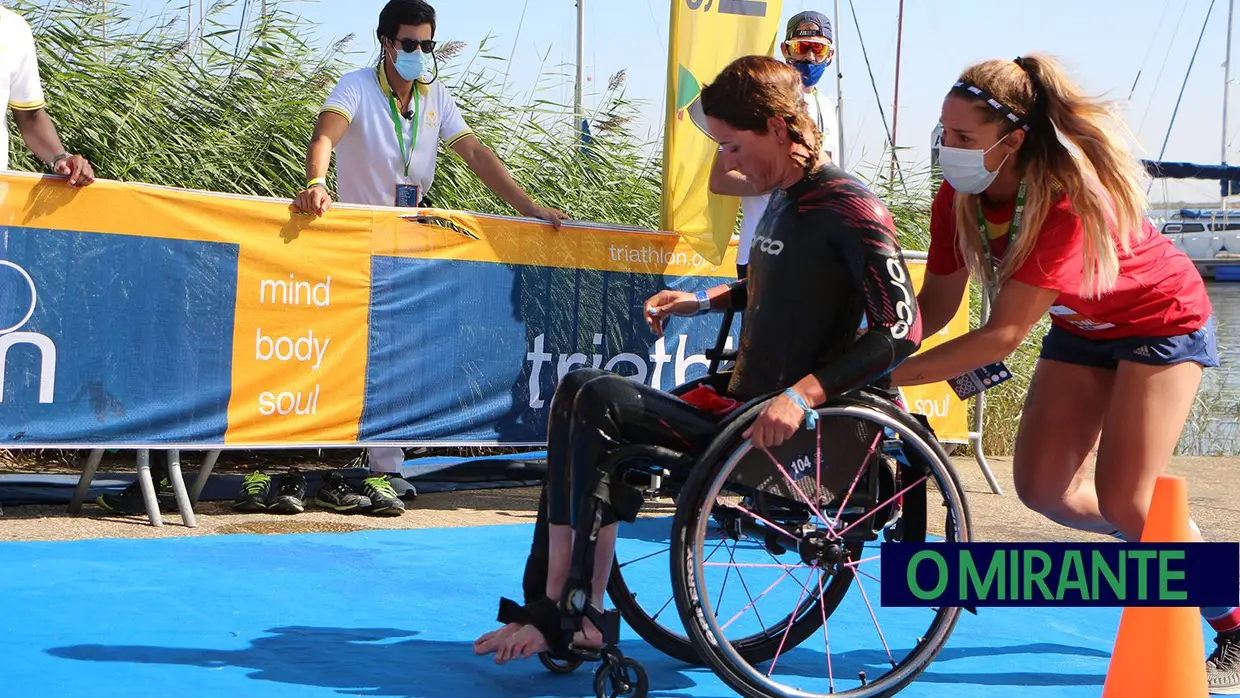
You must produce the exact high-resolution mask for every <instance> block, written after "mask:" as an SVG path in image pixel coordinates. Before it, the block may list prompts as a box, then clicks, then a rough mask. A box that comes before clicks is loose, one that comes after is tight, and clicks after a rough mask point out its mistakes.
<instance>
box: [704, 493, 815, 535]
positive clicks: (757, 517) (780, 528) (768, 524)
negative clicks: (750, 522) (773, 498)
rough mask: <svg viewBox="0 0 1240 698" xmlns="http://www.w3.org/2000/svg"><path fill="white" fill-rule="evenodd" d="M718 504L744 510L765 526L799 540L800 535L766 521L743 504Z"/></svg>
mask: <svg viewBox="0 0 1240 698" xmlns="http://www.w3.org/2000/svg"><path fill="white" fill-rule="evenodd" d="M719 506H722V507H726V508H728V509H735V510H737V511H740V512H744V513H746V514H748V515H750V516H752V517H753V518H755V519H757V520H758V521H761V522H762V523H764V524H766V525H767V526H770V527H771V528H773V529H775V530H776V531H778V532H780V533H782V534H784V535H785V536H787V537H789V538H791V539H792V540H801V537H800V536H795V535H793V534H791V533H789V532H787V531H785V530H784V529H783V528H782V527H780V526H779V525H778V524H773V523H771V522H770V521H767V520H766V519H764V518H762V517H761V516H758V515H757V514H755V513H754V512H753V511H750V510H749V509H746V508H745V507H743V506H741V505H739V504H730V503H728V502H720V503H719Z"/></svg>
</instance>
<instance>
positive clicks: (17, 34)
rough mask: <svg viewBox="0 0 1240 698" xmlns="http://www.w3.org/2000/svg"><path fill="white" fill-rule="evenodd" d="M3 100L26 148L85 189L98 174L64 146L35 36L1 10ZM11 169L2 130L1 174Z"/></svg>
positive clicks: (20, 20) (16, 17)
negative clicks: (50, 111)
mask: <svg viewBox="0 0 1240 698" xmlns="http://www.w3.org/2000/svg"><path fill="white" fill-rule="evenodd" d="M0 97H3V99H4V104H7V105H9V108H10V109H12V111H13V123H15V124H17V130H18V131H19V132H20V133H21V135H22V140H23V141H25V143H26V147H27V148H29V149H30V152H31V153H34V156H35V157H37V158H39V159H40V160H42V161H43V162H45V163H47V164H48V165H49V166H50V167H51V168H52V171H53V172H55V173H56V174H59V175H66V176H68V178H69V184H70V185H71V186H75V187H84V186H87V185H89V184H90V183H91V182H94V181H95V171H94V169H93V168H91V166H90V163H89V162H87V160H86V158H84V157H82V156H81V155H70V154H69V153H66V152H65V149H64V146H62V145H61V144H60V137H59V136H58V135H56V125H55V124H53V123H52V119H51V117H49V116H48V115H47V111H46V110H45V109H44V108H43V107H44V104H45V103H44V100H43V85H42V83H41V82H40V80H39V61H38V57H37V56H36V55H35V48H34V35H33V34H32V33H31V32H30V25H29V24H27V23H26V20H25V19H23V18H22V16H21V15H19V14H17V13H16V12H13V11H12V10H9V9H7V8H5V7H3V6H0ZM7 169H9V130H8V129H7V128H0V170H7Z"/></svg>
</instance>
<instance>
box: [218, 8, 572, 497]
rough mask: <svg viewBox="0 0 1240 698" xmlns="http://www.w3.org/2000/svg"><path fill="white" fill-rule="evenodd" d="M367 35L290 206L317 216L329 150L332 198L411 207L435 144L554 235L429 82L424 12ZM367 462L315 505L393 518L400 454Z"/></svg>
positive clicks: (430, 176)
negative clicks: (364, 52) (359, 484)
mask: <svg viewBox="0 0 1240 698" xmlns="http://www.w3.org/2000/svg"><path fill="white" fill-rule="evenodd" d="M376 34H377V35H378V37H379V43H380V44H381V46H382V49H383V56H382V58H381V60H380V62H379V64H378V65H376V66H371V67H368V68H362V69H360V70H355V71H353V72H350V73H347V74H345V75H344V76H343V77H341V78H340V82H338V83H337V84H336V87H335V89H333V90H332V93H331V95H330V96H328V98H327V101H326V102H325V103H324V105H323V107H322V109H321V110H320V113H319V119H318V124H317V126H316V127H315V130H314V135H313V136H312V137H311V139H310V147H309V150H308V152H307V154H306V189H305V190H304V191H302V192H301V193H300V194H298V195H297V199H296V202H295V203H296V205H297V207H298V208H299V209H300V210H302V211H305V212H307V213H315V214H317V215H323V214H324V213H326V212H327V210H328V209H329V208H330V206H331V201H332V198H331V195H330V194H329V193H328V191H327V184H326V181H327V180H326V176H327V168H328V167H329V165H330V164H331V156H332V151H333V150H334V151H335V153H336V175H337V176H336V179H337V183H338V187H339V190H340V191H339V200H340V201H342V202H345V203H354V204H364V205H368V206H418V205H420V204H421V203H422V201H423V199H424V197H425V196H426V192H427V190H429V189H430V188H431V184H432V183H433V182H434V180H435V160H436V155H437V153H438V148H439V142H440V141H443V142H444V143H445V144H446V145H448V146H449V147H451V148H452V149H453V150H454V151H455V152H456V153H457V155H460V156H461V159H462V160H464V161H465V163H466V164H467V165H468V166H469V168H470V169H471V170H473V172H474V174H476V175H477V176H478V178H479V179H481V180H482V182H483V183H484V184H486V185H487V186H488V187H489V188H490V189H491V191H493V192H495V193H496V194H497V195H499V196H500V198H502V199H504V201H507V202H508V204H509V205H511V206H512V207H513V208H514V209H516V210H517V212H518V213H520V214H521V215H523V216H527V217H530V218H540V219H543V220H546V221H550V223H551V225H552V226H554V227H555V228H556V229H557V230H558V229H559V227H560V221H561V220H562V219H563V218H564V214H563V213H562V212H560V211H558V210H556V209H553V208H547V207H544V206H541V205H539V204H537V203H535V202H534V201H533V200H532V199H531V198H530V197H529V195H527V194H526V193H525V192H524V191H523V190H522V189H521V187H520V186H518V185H517V183H516V182H515V181H513V178H512V176H511V175H510V174H509V173H508V169H507V168H506V167H504V164H503V163H502V162H500V159H499V158H498V157H496V155H495V153H493V152H492V151H491V150H490V149H489V148H487V147H486V146H485V145H483V144H482V142H481V141H479V140H478V138H477V137H476V136H475V135H474V134H473V132H472V131H470V128H469V125H468V124H466V123H465V119H464V118H463V117H462V116H461V112H460V109H458V108H457V105H456V102H455V101H454V100H453V97H452V94H451V93H450V92H449V91H448V89H447V88H446V87H445V86H444V84H443V83H442V82H439V81H438V80H437V79H436V78H437V70H436V66H435V56H434V51H435V40H434V37H435V10H434V8H432V7H431V6H430V5H429V4H427V3H426V2H424V1H423V0H390V2H388V3H387V5H386V6H385V7H384V8H383V10H382V12H380V13H379V27H378V30H377V31H376ZM367 459H368V461H369V467H370V471H371V472H370V474H369V476H368V477H367V478H366V479H365V481H364V482H363V488H362V492H360V493H358V492H356V491H355V490H353V489H352V487H351V486H350V485H349V484H348V483H347V482H346V481H345V480H344V478H343V477H341V476H340V474H339V473H333V474H332V475H331V476H329V477H328V479H327V480H326V481H325V482H324V484H323V487H322V488H320V490H319V493H318V495H317V496H316V497H315V502H316V503H317V504H319V505H320V506H324V507H328V508H331V509H334V510H336V511H341V512H348V511H368V512H369V513H371V514H376V515H387V516H399V515H400V514H401V513H403V512H404V504H403V503H402V502H401V499H400V496H401V495H404V494H409V493H412V492H413V488H412V486H411V485H409V483H407V482H405V481H404V480H403V479H401V478H400V476H399V474H400V467H401V465H402V464H403V463H404V451H403V450H402V449H400V448H369V449H367ZM285 484H287V483H285ZM281 487H283V485H281ZM247 488H248V489H247ZM270 488H271V484H270V478H267V476H266V475H263V474H262V473H255V474H253V475H251V476H250V478H247V483H246V484H245V485H243V486H242V493H241V494H239V495H238V500H237V504H236V507H237V508H238V509H240V510H255V509H263V508H264V504H263V503H264V502H267V501H274V499H272V498H271V495H270ZM296 490H297V486H296V485H295V484H294V485H291V486H290V491H293V492H294V494H296ZM397 490H400V493H399V494H398V492H397ZM277 495H278V493H277ZM277 498H278V496H277Z"/></svg>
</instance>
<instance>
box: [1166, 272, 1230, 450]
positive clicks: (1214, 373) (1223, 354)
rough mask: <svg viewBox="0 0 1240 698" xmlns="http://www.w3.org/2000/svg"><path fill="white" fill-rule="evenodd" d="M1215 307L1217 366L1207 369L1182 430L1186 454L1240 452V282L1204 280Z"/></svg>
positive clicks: (1182, 443) (1183, 446)
mask: <svg viewBox="0 0 1240 698" xmlns="http://www.w3.org/2000/svg"><path fill="white" fill-rule="evenodd" d="M1206 290H1207V291H1208V292H1209V294H1210V302H1211V304H1212V305H1213V306H1214V323H1215V329H1216V332H1217V336H1218V354H1219V363H1220V364H1221V366H1220V367H1219V368H1215V369H1210V370H1207V371H1206V374H1205V378H1204V380H1203V381H1202V385H1201V390H1200V391H1198V394H1197V400H1198V404H1197V406H1196V407H1195V408H1194V414H1193V417H1192V418H1190V420H1189V421H1190V423H1189V424H1188V425H1187V426H1186V427H1185V429H1184V438H1183V439H1182V440H1181V442H1180V451H1181V453H1183V454H1185V455H1240V362H1238V361H1237V359H1238V358H1240V283H1228V282H1207V283H1206Z"/></svg>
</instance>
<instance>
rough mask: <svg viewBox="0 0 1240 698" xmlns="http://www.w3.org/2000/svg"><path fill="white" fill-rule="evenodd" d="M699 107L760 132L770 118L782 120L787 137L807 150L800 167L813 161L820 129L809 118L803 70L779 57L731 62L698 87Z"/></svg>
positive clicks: (720, 118) (815, 156)
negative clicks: (778, 58) (714, 76)
mask: <svg viewBox="0 0 1240 698" xmlns="http://www.w3.org/2000/svg"><path fill="white" fill-rule="evenodd" d="M702 111H703V113H705V114H706V115H707V116H710V117H713V118H715V119H719V120H720V121H722V122H724V123H726V124H727V125H729V126H731V127H732V128H735V129H740V130H742V131H753V132H755V133H762V134H764V133H766V132H767V130H768V129H767V121H768V120H769V119H771V118H777V119H783V121H784V123H785V124H786V125H787V127H788V137H789V138H791V139H792V141H793V142H795V143H800V144H801V145H803V146H805V147H806V149H808V150H809V152H810V155H809V157H808V158H806V159H805V161H804V162H802V163H801V166H802V167H803V168H804V169H806V170H809V169H811V168H812V167H813V166H814V165H815V164H816V163H817V159H818V156H817V153H818V150H819V146H820V144H821V143H822V134H821V133H819V131H818V126H817V125H815V124H814V120H813V119H811V118H809V109H808V108H807V107H806V106H805V97H804V96H803V90H802V85H801V74H800V73H798V72H797V71H796V69H795V68H793V67H792V66H790V65H788V64H787V63H784V62H783V61H777V60H775V59H774V58H771V57H769V56H744V57H742V58H738V59H736V60H734V61H732V62H731V63H729V64H728V65H727V67H725V68H724V69H723V72H721V73H719V76H718V77H716V78H715V81H714V82H712V83H711V84H709V85H706V86H705V87H703V88H702Z"/></svg>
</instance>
